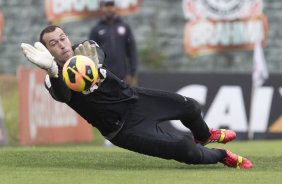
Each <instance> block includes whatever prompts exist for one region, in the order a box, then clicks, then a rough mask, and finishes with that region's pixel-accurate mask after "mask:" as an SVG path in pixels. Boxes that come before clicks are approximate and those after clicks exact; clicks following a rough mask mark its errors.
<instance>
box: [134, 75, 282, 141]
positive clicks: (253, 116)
mask: <svg viewBox="0 0 282 184" xmlns="http://www.w3.org/2000/svg"><path fill="white" fill-rule="evenodd" d="M164 81H165V82H164ZM281 84H282V76H281V75H271V76H269V78H268V79H267V80H266V82H265V83H264V85H263V86H261V87H259V88H257V89H256V91H255V94H252V77H251V75H250V74H206V73H195V74H193V73H189V74H188V73H141V74H140V75H139V86H142V87H149V88H155V89H163V90H167V91H172V92H177V93H179V94H182V95H185V96H188V97H192V98H194V99H196V100H197V101H198V102H199V103H200V104H201V105H202V107H203V117H204V119H205V120H206V122H207V124H208V125H209V126H210V127H211V128H221V127H227V128H231V129H233V130H235V131H236V132H238V133H242V136H245V138H247V135H248V132H249V131H251V132H254V138H255V139H259V138H275V137H279V138H281V137H282V111H281V109H282V85H281ZM170 123H171V125H172V126H173V127H174V128H176V129H180V130H183V131H187V130H188V129H187V128H185V127H184V126H183V125H182V124H181V123H180V122H178V121H172V122H170ZM243 138H244V137H243Z"/></svg>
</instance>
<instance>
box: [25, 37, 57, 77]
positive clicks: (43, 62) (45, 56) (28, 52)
mask: <svg viewBox="0 0 282 184" xmlns="http://www.w3.org/2000/svg"><path fill="white" fill-rule="evenodd" d="M21 48H22V51H23V53H24V55H25V57H26V58H27V59H28V60H29V61H30V62H31V63H33V64H35V65H36V66H38V67H40V68H42V69H44V70H46V71H47V74H48V75H49V76H50V77H58V65H57V63H56V62H55V60H54V57H53V56H52V55H51V53H50V52H49V51H48V49H47V48H46V47H45V46H44V45H43V44H42V43H40V42H35V43H34V46H32V45H30V44H27V43H22V44H21Z"/></svg>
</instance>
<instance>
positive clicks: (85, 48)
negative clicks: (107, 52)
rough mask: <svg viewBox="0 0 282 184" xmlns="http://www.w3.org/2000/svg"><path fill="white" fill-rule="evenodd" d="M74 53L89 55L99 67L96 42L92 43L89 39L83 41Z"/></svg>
mask: <svg viewBox="0 0 282 184" xmlns="http://www.w3.org/2000/svg"><path fill="white" fill-rule="evenodd" d="M74 54H75V55H83V56H87V57H89V58H90V59H92V61H93V62H94V63H95V65H96V68H98V67H99V59H98V54H97V50H96V45H95V44H90V42H89V41H85V42H83V44H79V45H78V46H77V47H76V48H75V49H74Z"/></svg>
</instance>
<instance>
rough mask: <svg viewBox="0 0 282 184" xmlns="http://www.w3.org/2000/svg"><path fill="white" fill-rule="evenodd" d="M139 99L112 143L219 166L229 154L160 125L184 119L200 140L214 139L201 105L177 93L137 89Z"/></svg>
mask: <svg viewBox="0 0 282 184" xmlns="http://www.w3.org/2000/svg"><path fill="white" fill-rule="evenodd" d="M136 91H137V96H138V100H137V101H136V102H135V103H134V104H133V105H132V107H131V109H130V110H129V112H128V115H127V118H126V120H125V123H124V125H123V128H122V129H121V131H120V132H119V133H118V134H117V135H116V136H115V137H114V138H113V139H112V140H111V142H112V143H113V144H115V145H117V146H119V147H122V148H125V149H128V150H131V151H135V152H139V153H142V154H146V155H151V156H156V157H160V158H164V159H174V160H177V161H179V162H184V163H187V164H215V163H217V162H219V161H221V160H222V159H223V158H224V157H225V156H226V153H225V151H223V150H220V149H210V148H206V147H204V146H202V145H200V144H196V143H195V142H194V140H193V139H192V137H191V136H190V134H188V133H187V135H185V134H183V133H182V132H181V133H179V135H177V133H175V132H174V133H171V132H166V131H164V130H163V129H161V128H160V126H159V123H161V122H164V121H166V120H181V122H182V123H183V125H184V126H186V127H187V128H189V129H190V130H191V132H192V133H193V135H194V137H195V138H196V139H197V140H200V141H205V140H207V139H208V137H209V136H210V133H209V128H208V126H207V124H206V123H205V121H204V120H203V118H202V116H201V110H200V106H199V104H198V103H197V102H196V101H195V100H193V99H191V98H187V97H184V96H181V95H178V94H175V93H170V92H164V91H158V90H148V89H142V88H137V89H136Z"/></svg>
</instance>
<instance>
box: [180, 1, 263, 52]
mask: <svg viewBox="0 0 282 184" xmlns="http://www.w3.org/2000/svg"><path fill="white" fill-rule="evenodd" d="M182 2H183V3H182V7H183V13H184V17H185V18H186V19H187V22H186V24H185V26H184V34H183V35H184V37H183V42H184V48H185V51H186V52H187V53H188V54H189V55H191V56H197V55H202V54H207V53H216V52H221V51H230V50H252V49H253V48H254V46H255V44H256V43H262V45H263V46H265V44H266V39H267V32H268V25H267V19H266V16H265V15H264V14H263V11H262V10H263V1H262V0H248V1H241V0H231V1H230V0H228V1H226V0H223V1H214V0H183V1H182Z"/></svg>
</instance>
